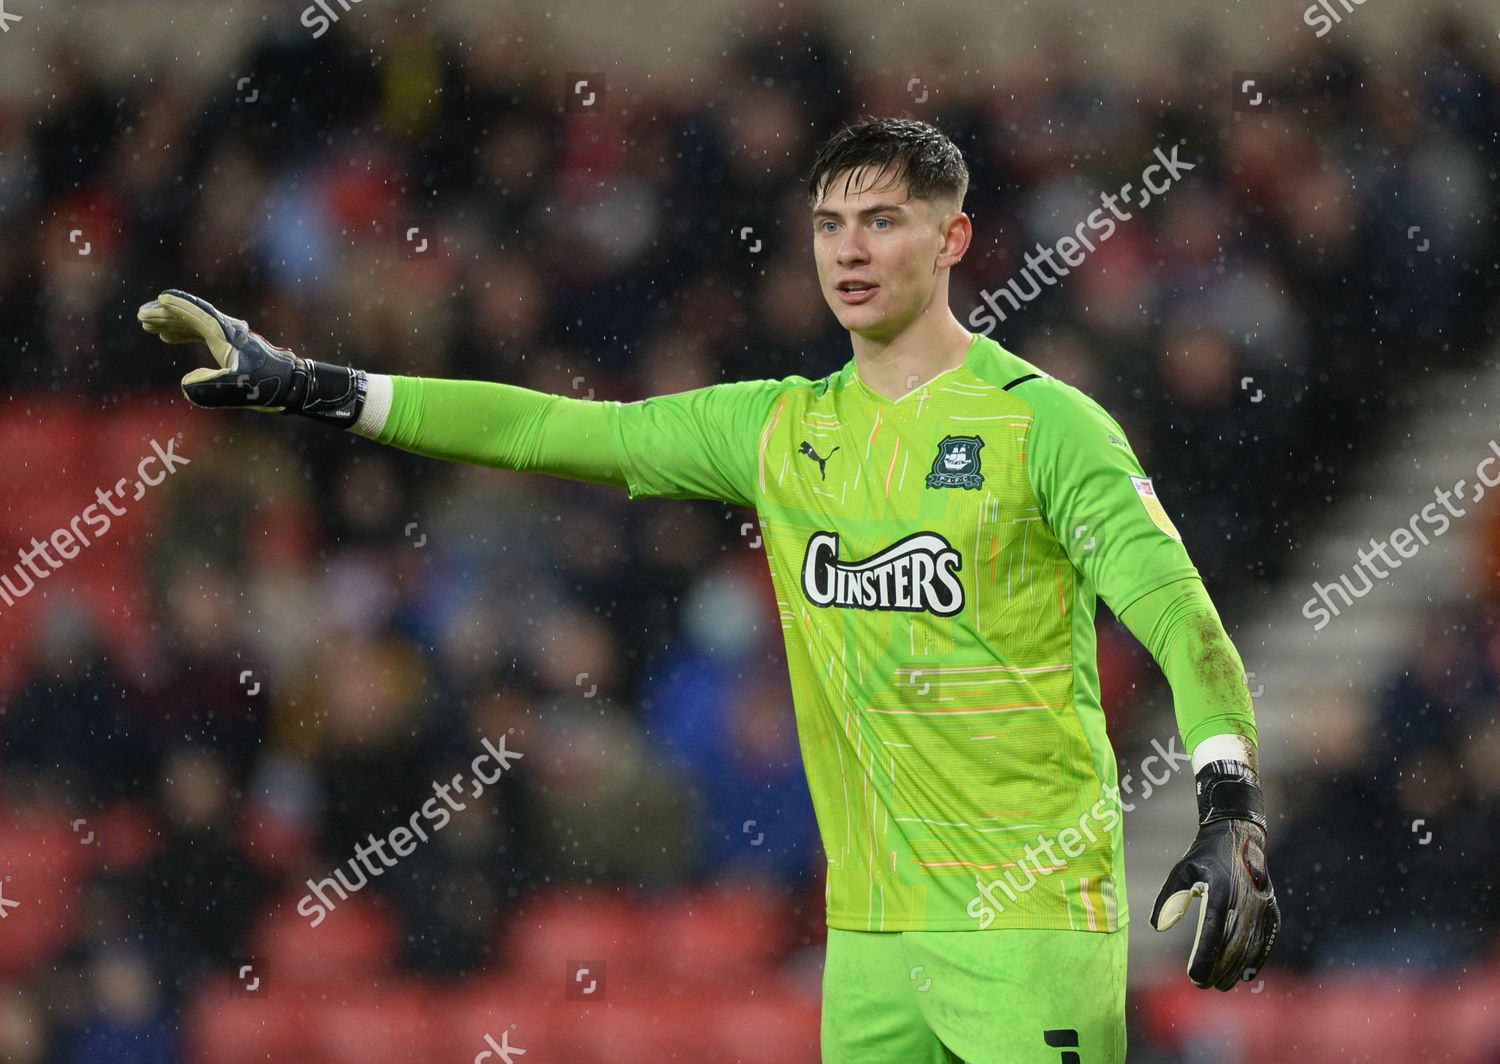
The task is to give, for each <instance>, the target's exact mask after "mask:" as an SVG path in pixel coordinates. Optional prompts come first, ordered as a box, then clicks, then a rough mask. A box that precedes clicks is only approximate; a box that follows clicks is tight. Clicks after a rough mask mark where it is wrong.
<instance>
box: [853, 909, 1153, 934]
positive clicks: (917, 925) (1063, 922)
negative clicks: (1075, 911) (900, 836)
mask: <svg viewBox="0 0 1500 1064" xmlns="http://www.w3.org/2000/svg"><path fill="white" fill-rule="evenodd" d="M974 923H975V922H974V921H973V920H970V919H964V920H926V921H920V920H887V921H886V922H885V926H884V927H881V928H878V929H877V928H873V927H870V926H869V924H868V922H867V921H866V922H860V921H855V920H848V919H845V918H843V917H835V916H830V917H828V926H829V927H831V928H833V929H834V930H836V931H869V932H874V933H876V934H891V933H894V932H897V931H981V930H983V931H1027V930H1031V931H1077V932H1079V933H1081V934H1085V935H1113V934H1118V933H1119V932H1121V931H1123V930H1125V928H1126V926H1128V925H1129V923H1130V916H1129V914H1128V913H1122V914H1120V915H1119V916H1118V918H1117V919H1116V920H1115V929H1114V930H1113V931H1109V930H1107V929H1105V928H1102V927H1099V928H1095V929H1093V930H1089V929H1088V928H1087V927H1074V926H1073V925H1072V924H1071V923H1069V922H1068V919H1067V917H1065V916H1064V917H1058V918H1057V919H1055V920H1030V921H1027V922H1026V923H1024V924H1005V925H1002V926H995V925H991V926H990V927H985V928H978V927H975V926H974Z"/></svg>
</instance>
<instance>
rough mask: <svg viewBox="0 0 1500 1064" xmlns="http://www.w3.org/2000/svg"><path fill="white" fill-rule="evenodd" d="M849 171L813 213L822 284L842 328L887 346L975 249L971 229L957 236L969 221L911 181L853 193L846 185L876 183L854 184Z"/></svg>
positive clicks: (860, 177)
mask: <svg viewBox="0 0 1500 1064" xmlns="http://www.w3.org/2000/svg"><path fill="white" fill-rule="evenodd" d="M847 173H848V172H847V171H845V172H843V173H840V174H837V175H835V177H834V178H833V180H831V181H830V182H829V183H828V188H827V191H826V192H825V193H824V196H823V198H822V199H821V200H820V201H819V202H818V203H817V204H816V205H815V206H814V207H813V258H814V259H815V260H816V262H817V265H818V282H819V284H820V286H821V287H822V290H823V298H824V299H826V300H827V301H828V305H829V307H831V308H832V309H833V314H834V317H836V318H838V320H839V324H840V325H842V326H843V327H844V328H845V329H847V330H849V331H850V332H852V333H856V334H858V335H860V336H863V337H865V338H866V339H869V340H881V341H885V340H889V339H891V338H892V337H895V336H898V335H900V334H901V332H902V331H903V330H904V329H905V328H906V327H907V326H908V325H909V324H911V322H912V321H913V320H914V319H915V318H916V317H917V316H918V315H919V314H921V313H922V311H923V310H924V309H925V308H926V307H927V306H928V305H929V304H930V303H931V302H932V299H933V293H934V291H935V290H936V289H937V287H938V283H939V281H940V280H941V279H942V278H944V277H946V274H945V273H944V269H945V268H946V267H947V266H951V265H952V264H953V263H954V262H957V261H958V259H959V258H961V257H962V255H963V249H964V248H965V247H967V244H968V237H967V231H966V230H965V231H964V232H962V233H958V234H954V233H953V232H952V230H953V229H954V226H953V224H952V223H953V221H954V220H955V219H957V218H962V217H963V216H962V215H960V214H958V212H956V211H952V210H948V209H947V208H946V207H945V206H944V205H942V204H935V203H929V202H928V201H927V200H921V199H913V198H911V196H910V194H909V192H908V190H907V187H906V183H905V182H904V181H903V182H902V183H900V184H899V185H896V186H895V187H891V186H890V185H889V183H887V182H881V185H882V186H883V187H879V188H873V189H863V190H862V191H858V192H854V193H853V194H846V193H845V190H844V186H845V184H846V183H847V184H849V186H850V187H851V188H854V189H860V188H861V186H862V184H863V183H864V182H865V181H867V180H868V174H867V173H866V171H864V170H859V171H855V174H854V180H853V181H848V182H846V177H847ZM955 249H956V251H955ZM944 291H946V286H945V288H944Z"/></svg>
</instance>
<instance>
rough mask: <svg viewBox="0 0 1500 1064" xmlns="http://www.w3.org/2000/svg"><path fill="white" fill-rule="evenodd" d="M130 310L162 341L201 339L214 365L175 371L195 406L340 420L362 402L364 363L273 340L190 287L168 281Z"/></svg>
mask: <svg viewBox="0 0 1500 1064" xmlns="http://www.w3.org/2000/svg"><path fill="white" fill-rule="evenodd" d="M136 318H138V319H139V320H140V323H141V327H142V328H144V329H145V330H146V331H147V332H149V333H155V334H156V335H158V336H160V337H161V338H162V339H163V340H165V341H166V342H167V343H169V344H188V343H202V344H207V345H208V349H209V351H210V352H212V353H213V356H214V361H216V362H218V363H219V367H220V368H218V369H195V370H193V371H192V372H191V373H189V374H188V375H187V376H185V377H183V378H182V394H183V395H185V396H187V398H188V401H189V402H191V403H193V404H195V405H197V406H204V407H215V408H230V409H242V410H262V411H265V412H267V413H282V414H302V415H303V416H305V417H310V418H314V419H316V420H318V421H326V422H328V423H330V424H334V425H340V426H342V427H345V428H347V427H348V426H350V425H352V424H354V422H355V420H356V419H357V418H358V417H359V412H360V410H361V408H362V407H363V406H364V400H365V387H366V384H367V378H366V377H365V374H364V372H363V371H361V370H357V369H351V368H349V367H348V366H333V365H329V364H328V363H325V362H314V361H312V360H311V359H306V358H302V357H300V356H299V355H297V354H296V353H295V352H293V351H288V350H287V349H286V348H284V347H276V346H275V345H273V344H271V343H269V342H268V341H267V340H266V338H265V337H263V336H261V335H260V334H259V333H255V332H251V331H250V326H249V325H247V324H245V323H244V322H243V321H241V320H240V319H239V318H231V317H228V316H227V315H225V314H222V313H220V312H219V311H218V310H216V309H215V308H214V306H213V304H211V303H209V302H208V301H207V300H205V299H199V298H198V297H197V296H195V295H190V294H189V293H187V292H182V291H179V290H177V289H175V288H169V289H167V290H166V291H165V292H163V293H162V294H161V295H159V296H157V297H156V298H155V299H153V300H152V301H151V302H149V303H147V304H145V305H144V306H142V307H141V309H140V310H138V311H137V312H136Z"/></svg>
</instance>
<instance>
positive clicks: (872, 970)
mask: <svg viewBox="0 0 1500 1064" xmlns="http://www.w3.org/2000/svg"><path fill="white" fill-rule="evenodd" d="M1126 931H1127V929H1126V928H1121V929H1120V930H1118V931H1116V932H1114V933H1112V934H1103V933H1098V932H1092V931H1051V930H1041V929H1031V928H994V929H991V930H987V931H885V932H878V931H845V930H843V929H841V928H836V927H830V928H829V929H828V953H827V959H826V961H825V963H824V966H823V1019H822V1043H823V1064H957V1062H962V1064H1033V1062H1035V1064H1123V1062H1124V1060H1125V964H1126V943H1127V939H1126Z"/></svg>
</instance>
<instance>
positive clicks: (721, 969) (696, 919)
mask: <svg viewBox="0 0 1500 1064" xmlns="http://www.w3.org/2000/svg"><path fill="white" fill-rule="evenodd" d="M649 912H650V915H649V918H648V920H647V924H648V927H649V935H650V942H651V945H652V948H653V952H654V955H655V957H656V958H657V960H658V963H659V965H660V969H661V972H662V976H663V978H664V979H666V980H668V982H669V984H670V985H673V986H684V987H697V986H703V985H727V984H743V983H744V982H745V981H746V980H753V979H755V978H756V973H758V972H764V971H767V970H769V968H770V965H771V964H772V963H773V962H774V961H775V959H776V958H777V957H778V956H779V955H780V953H781V951H782V950H783V948H784V946H785V938H786V928H787V926H788V917H787V913H786V904H785V902H784V901H783V900H782V899H781V898H780V897H778V896H777V895H776V893H775V892H774V890H772V889H771V888H769V887H766V886H764V885H762V884H758V883H736V884H732V885H728V886H722V887H715V888H712V889H704V890H698V891H693V892H690V893H674V894H669V895H666V896H664V897H662V898H660V899H657V900H656V901H654V902H653V903H652V904H651V907H650V910H649Z"/></svg>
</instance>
